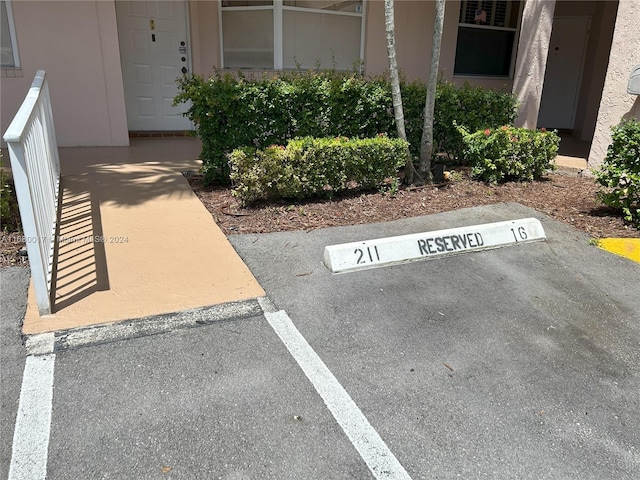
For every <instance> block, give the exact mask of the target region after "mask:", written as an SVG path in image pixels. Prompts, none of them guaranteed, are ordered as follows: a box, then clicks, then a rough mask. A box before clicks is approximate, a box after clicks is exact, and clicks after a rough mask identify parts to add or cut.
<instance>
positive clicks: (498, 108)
mask: <svg viewBox="0 0 640 480" xmlns="http://www.w3.org/2000/svg"><path fill="white" fill-rule="evenodd" d="M178 85H179V89H180V92H179V94H178V95H177V96H176V98H175V99H174V104H178V103H181V102H186V103H188V105H189V107H188V109H187V112H186V116H187V117H188V118H189V119H190V120H191V121H192V122H194V124H195V126H196V131H197V134H198V136H199V137H200V138H201V140H202V153H201V156H200V158H201V160H202V162H203V173H204V174H205V180H206V181H207V182H212V181H216V182H219V181H222V182H228V180H229V166H228V163H227V158H226V155H227V154H228V153H229V152H231V151H232V150H233V149H236V148H241V147H245V146H251V147H254V148H257V149H265V148H266V147H268V146H269V145H273V144H280V145H283V144H286V143H287V141H289V140H291V139H293V138H296V137H306V136H311V137H338V136H347V137H349V138H371V137H374V136H375V135H377V134H378V133H385V134H387V135H388V136H390V137H395V136H396V128H395V125H394V117H393V107H392V100H391V85H390V82H389V80H388V79H386V78H383V77H375V78H367V77H364V76H363V75H361V74H358V73H350V74H344V73H338V72H335V71H333V70H325V71H319V72H317V71H309V72H301V71H295V72H283V73H282V74H281V75H279V76H277V77H267V76H264V77H260V78H253V77H251V78H248V77H245V76H244V75H242V74H241V73H239V74H237V75H234V74H231V73H224V74H223V73H221V72H219V71H216V72H214V74H213V75H212V76H211V77H210V78H208V79H204V78H203V77H200V76H197V75H194V76H185V77H182V78H180V79H179V80H178ZM401 88H402V95H403V103H404V114H405V123H406V131H407V139H408V141H409V148H410V151H411V154H412V155H413V156H414V157H415V156H418V154H419V151H420V139H421V137H422V126H423V121H424V116H423V115H424V102H425V97H426V86H425V85H424V83H422V82H419V81H416V82H410V83H408V82H403V84H402V86H401ZM513 118H515V99H514V98H513V96H512V95H510V94H503V93H497V92H493V91H490V90H485V89H482V88H479V87H471V86H469V85H465V86H464V87H461V88H456V87H455V86H454V85H453V84H450V83H441V84H440V85H439V86H438V90H437V93H436V106H435V121H434V144H435V147H436V148H435V149H434V150H435V152H447V153H449V156H450V157H452V158H454V157H459V156H460V152H461V149H462V138H461V135H460V134H459V133H458V131H457V130H456V127H455V123H456V122H457V124H459V125H464V126H465V127H467V128H468V129H469V130H476V129H480V128H494V127H498V126H500V125H505V124H508V123H510V122H511V121H512V120H513Z"/></svg>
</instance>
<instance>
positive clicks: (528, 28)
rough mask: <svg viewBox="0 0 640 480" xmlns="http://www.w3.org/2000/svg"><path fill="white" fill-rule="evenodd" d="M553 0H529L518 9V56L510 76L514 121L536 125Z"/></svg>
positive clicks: (525, 124) (534, 126)
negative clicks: (515, 112)
mask: <svg viewBox="0 0 640 480" xmlns="http://www.w3.org/2000/svg"><path fill="white" fill-rule="evenodd" d="M555 4H556V2H555V0H529V1H527V2H526V3H525V6H524V10H523V12H522V25H521V33H520V43H519V46H518V59H517V62H516V70H515V74H514V79H513V93H514V94H515V95H516V97H517V99H518V103H519V105H520V106H519V110H518V117H517V118H516V121H515V124H516V126H519V127H525V128H532V129H533V128H536V123H537V121H538V112H539V111H540V100H541V99H542V87H543V84H544V72H545V67H546V65H547V52H548V50H549V40H550V39H551V29H552V26H553V12H554V10H555Z"/></svg>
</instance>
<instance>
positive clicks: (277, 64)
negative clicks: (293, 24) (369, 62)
mask: <svg viewBox="0 0 640 480" xmlns="http://www.w3.org/2000/svg"><path fill="white" fill-rule="evenodd" d="M222 1H223V0H218V32H219V33H218V38H219V39H220V68H221V69H225V68H227V67H225V65H224V31H223V26H222V13H223V11H255V10H271V11H273V66H272V68H269V69H266V70H267V71H270V70H274V71H282V70H291V69H285V68H284V39H283V35H284V13H283V12H284V11H285V10H288V11H297V12H307V13H319V14H328V15H341V16H351V17H360V46H359V47H360V48H359V52H360V58H359V60H360V64H361V65H362V64H363V62H364V51H365V41H366V35H365V34H366V32H365V26H366V15H367V1H368V0H361V1H362V11H361V12H360V13H357V12H340V11H335V10H322V9H317V8H305V7H295V6H289V5H284V3H283V0H273V4H272V5H256V6H237V7H223V6H222ZM229 68H231V67H229ZM245 69H246V70H255V71H264V70H265V69H264V68H260V67H242V70H245Z"/></svg>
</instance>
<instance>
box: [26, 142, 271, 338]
mask: <svg viewBox="0 0 640 480" xmlns="http://www.w3.org/2000/svg"><path fill="white" fill-rule="evenodd" d="M199 153H200V142H199V140H197V139H195V138H171V139H135V140H132V142H131V146H130V147H109V148H106V147H101V148H87V147H85V148H80V147H79V148H63V149H60V157H61V158H60V162H61V168H62V175H63V180H62V187H63V199H62V210H61V219H60V239H59V252H58V262H57V272H56V273H55V275H54V287H55V288H54V292H55V307H54V313H53V315H50V316H45V317H40V316H39V315H38V309H37V304H36V300H35V292H34V290H33V285H31V286H30V290H29V301H28V307H27V312H26V316H25V320H24V327H23V333H25V334H35V333H42V332H47V331H55V330H63V329H70V328H77V327H83V326H87V325H94V324H100V323H110V322H117V321H121V320H127V319H133V318H141V317H145V316H149V315H158V314H164V313H171V312H177V311H181V310H187V309H192V308H197V307H203V306H209V305H217V304H222V303H227V302H232V301H238V300H245V299H249V298H255V297H259V296H262V295H264V291H263V290H262V288H261V287H260V285H259V284H258V283H257V281H256V279H255V278H254V277H253V275H252V273H251V272H250V271H249V269H248V268H247V267H246V266H245V264H244V263H243V262H242V260H241V259H240V257H239V256H238V255H237V254H236V252H235V250H234V249H233V247H232V246H231V245H230V243H229V242H228V241H227V238H226V237H225V235H224V234H223V233H222V231H221V230H220V229H219V228H218V226H217V225H216V224H215V223H214V221H213V219H212V218H211V215H210V214H209V212H208V211H207V210H206V208H205V207H204V206H203V205H202V203H201V202H200V201H199V200H198V198H197V197H196V196H195V195H194V193H193V192H192V190H191V188H190V187H189V184H188V183H187V181H186V179H185V178H184V177H183V175H182V173H181V172H183V171H185V170H197V169H198V168H199V162H198V160H197V158H198V155H199Z"/></svg>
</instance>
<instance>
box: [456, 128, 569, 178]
mask: <svg viewBox="0 0 640 480" xmlns="http://www.w3.org/2000/svg"><path fill="white" fill-rule="evenodd" d="M458 131H459V132H460V133H461V134H462V137H463V141H464V149H463V155H464V156H465V158H466V159H467V161H468V162H469V163H470V164H471V165H472V167H473V169H472V171H471V175H472V177H473V178H475V179H478V180H483V181H485V182H491V183H499V182H505V181H510V180H516V181H531V180H535V179H537V178H540V177H541V176H542V175H544V173H545V172H547V171H549V170H554V169H555V165H554V164H553V163H551V162H552V161H553V159H554V158H555V157H556V155H557V154H558V145H559V144H560V137H559V136H558V135H557V134H556V133H555V132H547V131H546V130H544V129H543V130H538V131H536V130H527V129H526V128H515V127H509V126H502V127H500V128H497V129H489V128H487V129H484V130H478V131H477V132H475V133H469V132H468V131H467V130H466V129H465V128H463V127H458Z"/></svg>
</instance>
